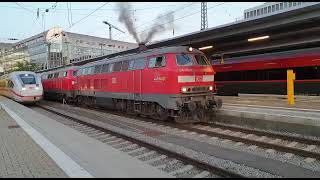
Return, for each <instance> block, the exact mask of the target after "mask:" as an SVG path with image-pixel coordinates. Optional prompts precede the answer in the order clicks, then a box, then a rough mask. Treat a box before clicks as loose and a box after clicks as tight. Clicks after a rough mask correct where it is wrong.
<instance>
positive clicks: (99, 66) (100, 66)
mask: <svg viewBox="0 0 320 180" xmlns="http://www.w3.org/2000/svg"><path fill="white" fill-rule="evenodd" d="M101 68H102V64H100V65H97V66H95V67H94V73H95V74H99V73H100V72H101Z"/></svg>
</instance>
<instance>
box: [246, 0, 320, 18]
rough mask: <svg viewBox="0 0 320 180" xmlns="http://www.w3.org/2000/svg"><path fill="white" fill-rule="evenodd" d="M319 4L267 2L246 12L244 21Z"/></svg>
mask: <svg viewBox="0 0 320 180" xmlns="http://www.w3.org/2000/svg"><path fill="white" fill-rule="evenodd" d="M319 3H320V2H267V3H264V4H262V5H260V6H256V7H253V8H250V9H246V10H244V19H245V20H249V19H256V18H261V17H265V16H269V15H274V14H278V13H282V12H286V11H291V10H294V9H298V8H303V7H306V6H312V5H315V4H319Z"/></svg>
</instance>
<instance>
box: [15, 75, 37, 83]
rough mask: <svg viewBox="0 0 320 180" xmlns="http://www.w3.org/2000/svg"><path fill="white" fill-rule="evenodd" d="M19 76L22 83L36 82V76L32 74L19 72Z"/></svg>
mask: <svg viewBox="0 0 320 180" xmlns="http://www.w3.org/2000/svg"><path fill="white" fill-rule="evenodd" d="M19 77H20V79H21V81H22V83H23V84H36V78H35V77H34V75H32V74H20V75H19Z"/></svg>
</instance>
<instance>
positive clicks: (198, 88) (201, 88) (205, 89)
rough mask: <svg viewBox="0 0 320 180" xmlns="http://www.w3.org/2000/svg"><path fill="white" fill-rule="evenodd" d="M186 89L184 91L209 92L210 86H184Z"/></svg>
mask: <svg viewBox="0 0 320 180" xmlns="http://www.w3.org/2000/svg"><path fill="white" fill-rule="evenodd" d="M186 89H187V91H186V92H185V93H200V92H209V91H210V86H196V87H195V86H191V87H186Z"/></svg>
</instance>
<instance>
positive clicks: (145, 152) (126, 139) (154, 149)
mask: <svg viewBox="0 0 320 180" xmlns="http://www.w3.org/2000/svg"><path fill="white" fill-rule="evenodd" d="M37 107H39V108H41V109H43V110H45V111H47V112H50V113H53V114H55V115H58V116H61V117H63V118H64V119H65V120H63V121H59V122H61V123H63V124H65V125H67V126H69V127H72V128H74V129H76V130H78V131H80V132H82V133H85V134H87V135H88V136H90V137H93V138H95V139H97V140H99V141H102V142H104V143H108V144H109V145H112V146H113V147H114V148H116V149H119V150H121V151H123V152H126V153H129V155H131V156H134V157H136V158H138V159H140V160H143V161H146V162H147V163H149V164H150V165H154V166H155V165H157V166H156V167H157V168H164V169H165V167H169V169H170V166H172V165H173V164H178V165H176V166H175V167H176V168H174V169H173V170H171V171H170V172H169V173H170V174H171V175H174V176H176V177H181V176H179V174H180V175H181V174H183V173H185V172H186V171H190V170H192V171H193V172H194V171H195V172H194V175H193V176H192V177H200V178H201V177H237V178H243V177H244V176H243V175H240V174H237V173H235V172H233V171H229V170H226V169H223V168H220V167H217V166H213V165H211V164H208V163H205V162H201V161H198V160H196V159H193V158H191V157H188V156H186V155H183V154H180V153H177V152H174V151H171V150H168V149H165V148H162V147H160V146H157V145H155V144H151V143H147V142H144V141H141V140H138V139H136V138H133V137H130V136H127V135H124V134H120V133H118V132H115V131H110V130H108V129H106V128H103V127H100V126H97V125H95V124H92V123H90V122H86V121H84V120H81V119H77V118H74V117H71V116H68V115H66V114H62V113H59V112H56V111H54V110H52V109H48V108H45V107H43V106H41V105H39V106H37ZM165 159H167V160H165ZM157 161H162V162H164V163H162V164H161V163H160V165H159V163H157ZM179 164H180V165H179ZM167 169H168V168H167ZM165 171H167V170H166V169H165Z"/></svg>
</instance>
